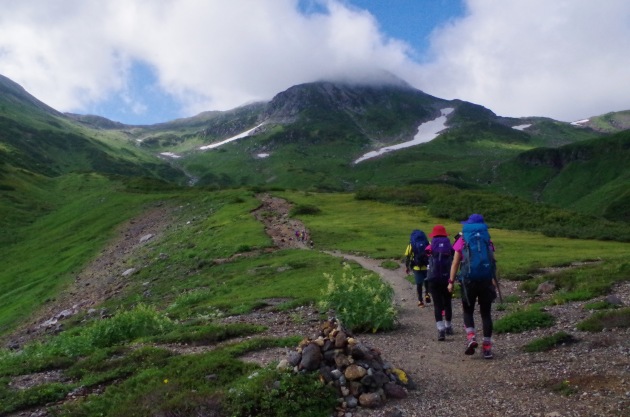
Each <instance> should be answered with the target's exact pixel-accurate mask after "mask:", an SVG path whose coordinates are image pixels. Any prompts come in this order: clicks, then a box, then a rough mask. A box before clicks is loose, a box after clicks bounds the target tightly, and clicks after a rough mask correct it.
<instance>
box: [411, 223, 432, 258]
mask: <svg viewBox="0 0 630 417" xmlns="http://www.w3.org/2000/svg"><path fill="white" fill-rule="evenodd" d="M409 243H410V244H411V251H412V252H413V260H412V263H413V265H412V266H426V265H427V263H428V262H429V259H428V257H427V253H426V252H425V249H426V248H427V246H428V245H429V239H427V235H425V234H424V232H423V231H422V230H418V229H416V230H414V231H412V232H411V235H410V236H409Z"/></svg>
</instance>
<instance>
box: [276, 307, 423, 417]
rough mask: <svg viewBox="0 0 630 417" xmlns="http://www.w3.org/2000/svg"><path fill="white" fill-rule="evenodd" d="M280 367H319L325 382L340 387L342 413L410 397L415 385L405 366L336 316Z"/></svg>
mask: <svg viewBox="0 0 630 417" xmlns="http://www.w3.org/2000/svg"><path fill="white" fill-rule="evenodd" d="M278 368H279V369H287V368H291V369H293V371H294V372H315V371H318V372H319V379H320V381H321V382H322V383H323V384H325V385H330V386H333V387H335V388H336V390H337V393H338V395H339V396H338V403H339V407H338V411H340V413H341V414H340V415H344V413H343V412H344V411H351V410H352V409H356V408H357V407H365V408H378V407H381V406H383V405H384V404H385V402H386V400H387V399H388V398H394V399H402V398H406V397H407V390H410V389H415V384H414V383H413V382H412V381H411V379H410V378H409V376H407V374H406V373H405V372H404V371H403V370H402V369H398V368H394V367H393V366H392V365H391V364H389V363H388V362H386V361H384V360H383V359H382V358H381V354H380V352H379V351H378V350H376V349H374V348H370V347H368V346H366V345H365V344H363V343H361V342H359V341H358V340H357V339H356V338H355V337H353V335H352V334H350V333H349V332H348V331H347V330H346V329H344V328H343V326H342V325H341V324H340V323H339V322H338V321H337V320H336V319H334V318H333V319H329V320H327V321H325V322H324V323H322V325H321V326H320V332H319V335H316V336H315V337H313V338H310V339H309V338H307V339H304V340H302V341H301V342H300V344H299V345H298V347H297V348H296V349H295V350H294V351H291V352H289V354H288V355H287V358H286V359H283V360H282V361H280V363H279V364H278Z"/></svg>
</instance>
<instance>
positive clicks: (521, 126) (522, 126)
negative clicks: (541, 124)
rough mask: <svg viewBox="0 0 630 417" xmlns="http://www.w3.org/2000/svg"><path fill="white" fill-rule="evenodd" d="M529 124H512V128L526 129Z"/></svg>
mask: <svg viewBox="0 0 630 417" xmlns="http://www.w3.org/2000/svg"><path fill="white" fill-rule="evenodd" d="M530 126H531V124H528V125H518V126H512V129H516V130H525V129H527V128H528V127H530Z"/></svg>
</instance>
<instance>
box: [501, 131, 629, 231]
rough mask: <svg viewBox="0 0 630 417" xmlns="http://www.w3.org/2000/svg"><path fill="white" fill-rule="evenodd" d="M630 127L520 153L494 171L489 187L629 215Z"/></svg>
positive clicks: (591, 210) (585, 209)
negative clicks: (579, 140)
mask: <svg viewBox="0 0 630 417" xmlns="http://www.w3.org/2000/svg"><path fill="white" fill-rule="evenodd" d="M629 160H630V131H625V132H621V133H618V134H615V135H613V136H610V137H605V138H599V139H594V140H588V141H583V142H580V143H575V144H571V145H566V146H563V147H560V148H557V149H548V148H538V149H534V150H531V151H528V152H523V153H522V154H519V155H518V156H517V157H516V158H514V159H513V160H511V161H509V162H506V163H504V164H502V165H501V166H500V167H498V169H497V170H496V172H495V174H494V175H495V179H494V183H493V187H495V188H498V189H500V190H501V191H503V192H507V193H512V194H516V195H521V196H524V197H527V198H531V199H533V200H535V201H542V202H546V203H550V204H554V205H557V206H560V207H565V208H572V209H575V210H579V211H581V212H584V213H589V214H593V215H597V216H604V217H606V218H608V219H611V220H622V221H630V212H629V211H628V210H627V209H626V207H627V205H628V203H630V165H628V161H629Z"/></svg>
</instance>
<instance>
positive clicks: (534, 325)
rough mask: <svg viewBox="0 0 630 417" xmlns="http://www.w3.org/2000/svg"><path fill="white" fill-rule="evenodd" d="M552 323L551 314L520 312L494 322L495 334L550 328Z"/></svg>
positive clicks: (532, 310)
mask: <svg viewBox="0 0 630 417" xmlns="http://www.w3.org/2000/svg"><path fill="white" fill-rule="evenodd" d="M553 323H554V318H553V316H552V315H551V314H549V313H546V312H544V311H541V310H539V309H529V310H520V311H516V312H514V313H510V314H508V315H506V316H505V317H502V318H500V319H499V320H497V321H495V322H494V331H495V332H496V333H522V332H524V331H527V330H533V329H538V328H541V327H550V326H552V325H553Z"/></svg>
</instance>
